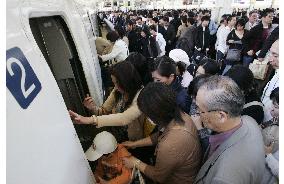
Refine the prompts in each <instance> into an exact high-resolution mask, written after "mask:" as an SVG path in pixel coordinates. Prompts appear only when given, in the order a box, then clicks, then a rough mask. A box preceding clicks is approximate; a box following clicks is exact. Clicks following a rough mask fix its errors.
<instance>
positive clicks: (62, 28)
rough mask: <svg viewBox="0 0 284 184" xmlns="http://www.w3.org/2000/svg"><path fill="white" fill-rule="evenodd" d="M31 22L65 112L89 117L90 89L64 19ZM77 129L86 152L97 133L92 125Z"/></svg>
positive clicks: (79, 126) (40, 18)
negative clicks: (86, 106)
mask: <svg viewBox="0 0 284 184" xmlns="http://www.w3.org/2000/svg"><path fill="white" fill-rule="evenodd" d="M29 23H30V27H31V30H32V33H33V36H34V38H35V40H36V42H37V45H38V47H39V48H40V50H41V52H42V54H43V56H44V58H45V60H46V61H47V63H48V65H49V67H50V70H51V71H52V73H53V76H54V78H55V80H56V82H57V85H58V87H59V89H60V92H61V94H62V97H63V99H64V102H65V105H66V109H70V110H73V111H75V112H78V113H79V114H81V115H83V116H89V115H90V114H89V112H88V110H87V109H86V108H85V107H84V106H83V104H82V102H83V100H84V98H85V96H86V94H89V89H88V85H87V82H86V78H85V74H84V70H83V67H82V63H81V61H80V58H79V56H78V52H77V49H76V45H75V43H74V41H73V38H72V35H71V33H70V31H69V29H68V26H67V24H66V22H65V21H64V19H63V18H62V17H61V16H50V17H38V18H30V19H29ZM51 108H52V107H51ZM47 118H48V117H47ZM74 127H75V129H76V132H77V135H78V137H79V139H80V142H81V145H82V147H83V150H84V151H86V150H87V149H88V147H89V146H90V144H91V142H92V140H93V138H94V137H95V135H96V134H97V133H98V130H97V129H96V128H94V127H93V126H92V125H74Z"/></svg>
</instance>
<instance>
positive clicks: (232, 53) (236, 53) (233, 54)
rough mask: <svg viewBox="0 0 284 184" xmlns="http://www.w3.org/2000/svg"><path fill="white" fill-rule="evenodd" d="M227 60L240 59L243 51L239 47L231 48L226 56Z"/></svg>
mask: <svg viewBox="0 0 284 184" xmlns="http://www.w3.org/2000/svg"><path fill="white" fill-rule="evenodd" d="M226 60H227V61H233V62H235V61H240V60H241V51H240V50H239V49H229V50H228V52H227V56H226Z"/></svg>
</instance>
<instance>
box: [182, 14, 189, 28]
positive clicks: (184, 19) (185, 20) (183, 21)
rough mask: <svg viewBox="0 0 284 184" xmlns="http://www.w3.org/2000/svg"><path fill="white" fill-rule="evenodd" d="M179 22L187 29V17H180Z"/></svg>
mask: <svg viewBox="0 0 284 184" xmlns="http://www.w3.org/2000/svg"><path fill="white" fill-rule="evenodd" d="M181 21H182V23H185V26H186V27H188V25H187V17H186V16H182V17H181Z"/></svg>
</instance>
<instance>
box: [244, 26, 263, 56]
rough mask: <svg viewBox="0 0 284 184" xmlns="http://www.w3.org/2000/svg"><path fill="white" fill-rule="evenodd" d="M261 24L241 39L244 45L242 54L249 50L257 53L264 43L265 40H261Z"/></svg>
mask: <svg viewBox="0 0 284 184" xmlns="http://www.w3.org/2000/svg"><path fill="white" fill-rule="evenodd" d="M263 30H264V29H263V24H262V23H259V24H258V25H256V26H254V27H253V28H251V30H250V31H249V32H248V34H246V35H245V36H244V38H243V44H244V53H247V52H248V51H250V50H254V53H256V52H257V51H259V50H260V49H261V48H262V47H263V44H264V42H265V40H263V39H262V34H263ZM257 40H259V42H258V43H257V45H256V47H255V48H254V49H253V47H254V45H255V43H256V41H257Z"/></svg>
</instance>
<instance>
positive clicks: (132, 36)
mask: <svg viewBox="0 0 284 184" xmlns="http://www.w3.org/2000/svg"><path fill="white" fill-rule="evenodd" d="M127 37H128V40H129V46H128V49H129V52H138V51H139V35H137V33H136V32H135V31H134V30H131V31H129V32H128V33H127Z"/></svg>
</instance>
